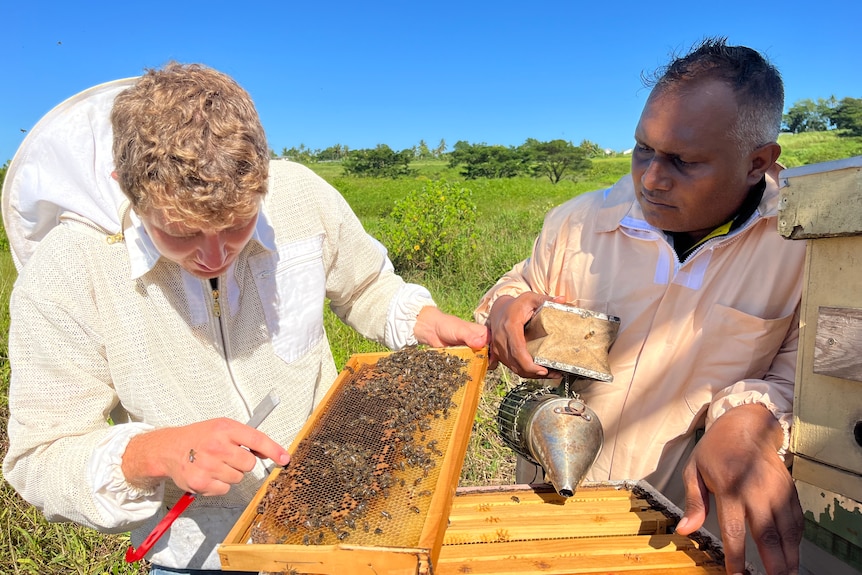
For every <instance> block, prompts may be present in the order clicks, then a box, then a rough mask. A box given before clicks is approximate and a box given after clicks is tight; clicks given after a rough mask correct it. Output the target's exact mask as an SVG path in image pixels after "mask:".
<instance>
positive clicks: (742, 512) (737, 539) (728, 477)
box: [676, 404, 803, 574]
mask: <svg viewBox="0 0 862 575" xmlns="http://www.w3.org/2000/svg"><path fill="white" fill-rule="evenodd" d="M782 441H783V432H782V430H781V427H780V425H779V424H778V421H777V420H776V419H775V417H773V415H772V414H771V413H770V412H769V411H768V410H767V409H766V408H765V407H763V406H761V405H757V404H751V405H740V406H738V407H734V408H733V409H730V410H729V411H727V412H726V413H725V414H723V415H722V416H721V417H719V418H718V419H716V420H715V422H714V423H713V424H712V426H711V427H710V428H709V430H708V431H707V432H706V434H705V435H704V436H703V438H701V440H700V441H699V442H698V444H697V446H695V448H694V451H693V452H692V454H691V457H690V458H689V461H688V463H687V464H686V467H685V469H684V470H683V482H684V483H685V493H686V495H685V513H684V515H683V517H682V519H681V520H680V522H679V524H678V525H677V529H676V530H677V532H678V533H680V534H681V535H689V534H690V533H692V532H694V531H695V530H697V529H698V528H700V527H701V526H702V525H703V522H704V520H705V519H706V515H707V513H709V493H710V492H711V493H713V495H714V496H715V503H716V510H715V511H716V513H717V514H718V523H719V526H720V529H721V540H722V544H723V546H724V555H725V567H726V569H727V572H728V573H743V572H745V534H746V524H747V528H748V529H749V530H750V531H751V536H752V538H753V539H754V541H755V542H756V544H757V549H758V551H759V552H760V558H761V560H762V561H763V565H764V567H765V568H766V570H767V573H770V574H773V573H796V572H797V571H798V569H799V545H800V543H801V541H802V531H803V516H802V508H801V506H800V504H799V498H798V496H797V493H796V487H795V485H794V483H793V479H792V478H791V476H790V473H789V472H788V470H787V468H786V467H785V465H784V462H783V461H781V458H780V457H779V456H778V449H779V448H780V446H781V444H782Z"/></svg>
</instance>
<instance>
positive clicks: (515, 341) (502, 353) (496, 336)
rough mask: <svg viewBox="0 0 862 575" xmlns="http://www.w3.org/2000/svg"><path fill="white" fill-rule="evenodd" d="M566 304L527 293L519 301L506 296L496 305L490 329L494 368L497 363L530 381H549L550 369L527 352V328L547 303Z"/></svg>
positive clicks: (488, 322)
mask: <svg viewBox="0 0 862 575" xmlns="http://www.w3.org/2000/svg"><path fill="white" fill-rule="evenodd" d="M549 300H551V301H555V302H558V303H563V302H564V301H565V298H563V297H555V298H552V297H549V296H544V295H540V294H537V293H533V292H524V293H522V294H521V295H519V296H518V297H516V298H515V297H512V296H507V295H503V296H500V297H499V298H497V300H496V301H494V305H493V306H492V307H491V311H490V313H489V314H488V321H487V322H486V325H487V326H488V327H489V328H490V329H491V345H490V348H491V357H490V365H489V366H490V368H491V369H494V368H495V367H496V366H497V362H500V363H502V364H503V365H505V366H507V367H508V368H509V369H511V370H512V371H514V372H515V373H517V374H518V375H520V376H521V377H525V378H528V379H532V378H537V379H541V378H545V377H548V369H547V368H546V367H543V366H541V365H538V364H536V363H534V362H533V356H532V355H530V352H529V351H527V341H526V339H525V338H524V326H525V325H527V322H529V321H530V319H532V317H533V315H535V313H536V311H538V309H539V308H540V307H542V304H544V303H545V302H546V301H549Z"/></svg>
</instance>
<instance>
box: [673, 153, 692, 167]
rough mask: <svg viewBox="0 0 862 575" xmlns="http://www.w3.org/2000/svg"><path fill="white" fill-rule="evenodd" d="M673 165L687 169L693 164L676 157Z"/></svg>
mask: <svg viewBox="0 0 862 575" xmlns="http://www.w3.org/2000/svg"><path fill="white" fill-rule="evenodd" d="M673 163H674V164H676V165H677V166H679V167H680V168H685V167H687V166H690V165H691V163H690V162H686V161H685V160H683V159H682V158H680V157H679V156H674V157H673Z"/></svg>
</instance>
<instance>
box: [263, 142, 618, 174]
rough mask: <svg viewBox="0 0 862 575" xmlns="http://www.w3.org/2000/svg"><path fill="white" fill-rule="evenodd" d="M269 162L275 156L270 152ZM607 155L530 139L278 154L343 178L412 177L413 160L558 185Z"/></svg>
mask: <svg viewBox="0 0 862 575" xmlns="http://www.w3.org/2000/svg"><path fill="white" fill-rule="evenodd" d="M272 155H273V157H278V156H276V154H275V153H274V152H272ZM604 155H607V152H606V151H605V150H603V149H602V148H601V147H600V146H599V145H598V144H596V143H594V142H590V141H589V140H583V141H582V142H581V143H580V144H579V145H577V146H576V145H574V144H573V143H572V142H569V141H566V140H562V139H557V140H550V141H547V142H541V141H539V140H536V139H534V138H528V139H527V140H526V141H525V142H524V143H523V144H521V145H520V146H502V145H489V144H486V143H484V142H482V143H478V144H471V143H469V142H466V141H463V140H460V141H458V142H456V143H455V145H454V146H453V147H452V150H451V151H449V150H448V147H447V145H446V141H445V140H440V143H439V144H438V145H437V147H436V148H433V149H431V148H429V147H428V145H427V144H426V143H425V141H424V140H420V142H419V144H418V145H417V146H413V147H412V148H405V149H404V150H401V151H395V150H393V149H392V148H390V147H389V146H388V145H386V144H378V145H377V146H376V147H374V148H367V149H361V150H350V149H348V148H347V146H342V145H341V144H336V145H335V146H330V147H329V148H326V149H325V150H317V151H312V150H310V149H308V148H306V147H305V146H304V145H300V147H299V148H290V149H287V148H284V149H282V154H281V157H282V158H286V159H289V160H293V161H298V162H303V163H313V162H327V161H340V162H341V166H342V168H343V169H344V173H345V174H346V175H352V176H371V177H387V178H397V177H401V176H411V175H414V174H415V173H416V170H414V169H412V168H411V167H410V163H411V162H412V161H414V160H427V159H446V160H448V165H449V167H450V168H458V167H460V173H461V175H462V176H463V177H464V178H465V179H468V180H473V179H476V178H511V177H515V176H521V175H529V176H534V177H547V178H548V179H549V180H550V181H551V182H552V183H554V184H556V183H558V182H559V181H560V180H562V179H563V178H564V177H566V176H571V175H573V174H575V173H577V172H582V171H585V170H588V169H589V168H590V165H591V162H590V158H594V157H597V156H604Z"/></svg>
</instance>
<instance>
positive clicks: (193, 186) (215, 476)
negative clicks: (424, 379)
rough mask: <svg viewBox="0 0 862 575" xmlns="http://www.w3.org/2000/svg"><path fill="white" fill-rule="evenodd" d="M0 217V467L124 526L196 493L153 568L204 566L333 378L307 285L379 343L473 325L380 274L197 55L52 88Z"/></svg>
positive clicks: (40, 495)
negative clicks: (4, 348) (3, 416)
mask: <svg viewBox="0 0 862 575" xmlns="http://www.w3.org/2000/svg"><path fill="white" fill-rule="evenodd" d="M3 216H4V222H5V224H6V229H7V231H8V233H9V237H10V243H11V247H12V250H13V257H14V260H15V262H16V264H17V265H18V267H19V272H20V275H19V279H18V282H17V284H16V286H15V288H14V292H13V294H12V298H11V303H10V309H11V325H10V336H9V353H10V363H11V366H12V377H11V386H10V392H9V408H10V418H9V438H10V445H9V450H8V453H7V456H6V458H5V460H4V462H3V473H4V477H5V479H6V480H8V481H9V483H10V484H11V485H12V486H13V487H15V489H16V490H17V491H18V492H19V493H20V494H21V495H22V497H24V499H26V500H27V501H28V502H30V503H32V504H33V505H35V506H36V507H38V508H39V509H41V510H42V512H43V513H44V514H45V516H46V517H47V518H48V519H49V520H52V521H74V522H77V523H80V524H83V525H87V526H89V527H92V528H94V529H98V530H101V531H106V532H118V531H120V532H121V531H131V539H132V544H133V545H135V546H137V545H139V544H140V543H141V541H142V540H143V539H144V537H145V536H146V535H147V534H148V533H150V531H151V530H152V529H153V527H154V526H155V525H156V524H157V523H158V522H159V520H160V519H161V518H162V517H163V516H164V515H165V514H166V513H167V512H168V510H169V509H171V507H172V506H173V505H174V504H175V503H176V502H177V500H178V499H179V498H180V497H181V495H182V494H183V493H184V492H192V493H195V494H197V496H198V497H197V501H196V502H195V504H194V505H191V506H190V507H189V508H188V509H187V510H186V511H185V512H184V513H183V514H182V515H181V516H180V517H179V518H178V519H177V520H176V521H175V522H174V523H173V525H172V527H171V528H170V531H169V532H168V533H166V534H165V535H164V536H163V537H162V538H160V539H159V540H158V541H157V542H156V544H155V546H154V547H153V549H152V550H151V551H150V552H149V553H148V555H147V557H146V558H147V559H148V560H149V561H150V562H151V563H152V565H153V567H152V572H153V573H207V572H208V571H218V570H219V569H220V562H219V558H218V556H217V554H216V546H217V545H218V544H219V543H220V542H222V541H223V540H224V538H225V536H226V535H227V532H228V531H229V530H230V528H231V527H232V526H233V525H234V524H235V523H236V521H237V520H238V518H239V516H240V514H241V512H242V511H243V510H244V509H245V507H246V506H247V504H248V503H249V501H250V500H251V498H252V496H253V495H254V494H255V493H256V492H257V490H258V489H259V487H260V486H261V484H262V482H263V480H264V479H265V477H266V476H267V474H268V467H267V464H269V465H270V466H271V465H273V464H277V465H285V464H286V463H287V462H288V459H289V457H288V453H287V451H286V450H285V448H284V446H285V445H287V444H289V442H290V441H291V440H292V439H293V438H294V437H295V435H296V434H297V432H298V431H299V430H300V428H301V427H302V425H303V423H304V422H305V421H306V419H307V418H308V416H309V415H310V414H311V412H312V410H313V409H314V407H315V406H316V405H317V404H318V402H319V401H320V400H321V399H322V398H323V396H324V395H325V393H326V392H327V390H328V389H329V387H330V385H331V384H332V382H333V381H334V380H335V377H336V375H337V370H336V366H335V363H334V361H333V358H332V354H331V351H330V346H329V341H328V340H327V336H326V332H325V330H324V325H323V310H324V307H323V306H324V305H325V304H326V303H327V302H328V303H329V306H330V307H331V309H332V310H333V311H334V312H335V314H336V315H337V316H338V317H339V318H340V319H341V320H342V321H344V322H345V323H347V324H348V325H350V326H352V327H354V328H355V329H356V330H358V331H359V333H361V334H363V335H364V336H366V337H368V338H369V339H372V340H374V341H377V342H380V343H382V344H385V345H386V346H388V347H389V348H391V349H399V348H402V347H404V346H407V345H412V344H417V343H422V344H428V345H431V346H434V347H441V346H448V345H469V346H471V347H473V348H474V349H478V348H481V347H482V346H484V345H486V344H487V338H488V332H487V329H486V328H485V327H483V326H480V325H478V324H475V323H471V322H468V321H465V320H462V319H459V318H457V317H455V316H451V315H448V314H444V313H443V312H441V311H440V310H439V309H438V308H437V307H436V306H435V304H434V301H433V299H432V298H431V295H430V294H429V293H428V291H427V290H426V289H425V288H423V287H422V286H419V285H415V284H408V283H405V282H404V281H403V280H402V278H400V277H399V276H398V275H397V274H395V272H394V270H393V268H392V265H391V263H390V261H389V259H388V257H387V255H386V250H385V248H383V246H382V245H381V244H380V243H379V242H377V241H376V240H375V239H374V238H372V237H371V236H369V235H368V234H367V233H366V232H365V231H364V229H363V228H362V226H361V224H360V222H359V220H358V219H357V217H356V216H355V214H354V213H353V212H352V210H351V209H350V207H349V206H348V204H347V202H346V201H345V200H344V199H343V198H342V196H341V195H340V194H339V193H338V192H337V191H336V190H335V189H334V188H332V187H331V186H330V185H328V184H327V183H326V182H325V181H324V180H322V179H321V178H319V177H318V176H317V175H315V174H314V173H313V172H311V171H310V170H308V169H307V168H305V167H303V166H301V165H298V164H294V163H291V162H287V161H283V160H278V161H275V160H270V158H269V152H268V146H267V142H266V137H265V135H264V131H263V128H262V127H261V125H260V120H259V118H258V115H257V112H256V110H255V107H254V104H253V102H252V100H251V98H250V97H249V95H248V94H247V93H246V92H245V91H244V90H243V89H242V88H241V87H240V86H238V85H237V84H236V82H235V81H234V80H232V79H231V78H229V77H228V76H226V75H225V74H222V73H220V72H218V71H215V70H212V69H210V68H207V67H204V66H200V65H181V64H175V63H172V64H169V65H168V66H166V67H164V68H163V69H160V70H150V71H148V72H147V73H146V74H144V75H143V76H142V77H140V78H133V79H127V80H119V81H115V82H110V83H108V84H103V85H100V86H97V87H94V88H91V89H89V90H87V91H85V92H82V93H81V94H78V95H76V96H75V97H73V98H71V99H70V100H67V101H66V102H64V103H62V104H60V105H59V106H58V107H57V108H55V109H54V110H52V111H51V112H50V113H49V114H48V115H46V116H45V117H44V118H43V119H42V120H40V122H39V123H38V124H37V126H36V127H35V128H34V129H33V130H31V132H30V134H29V135H28V137H27V138H26V139H25V141H24V143H23V144H22V146H21V148H20V149H19V151H18V153H17V154H16V156H15V158H14V159H13V161H12V163H11V165H10V166H9V170H8V173H7V176H6V181H5V185H4V190H3ZM273 389H274V390H276V392H277V393H278V395H279V396H280V398H281V399H282V401H281V403H280V404H279V406H278V407H277V408H276V409H275V410H274V411H273V413H272V414H271V415H270V416H269V417H268V418H267V419H266V420H265V421H264V422H263V424H262V425H261V426H260V427H259V428H258V429H254V428H252V427H249V426H247V425H245V423H244V422H246V421H248V419H249V416H250V414H251V411H252V409H253V408H254V406H255V405H257V404H258V403H259V402H260V401H261V399H262V398H264V397H265V396H266V395H267V394H268V393H269V392H270V391H271V390H273Z"/></svg>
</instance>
